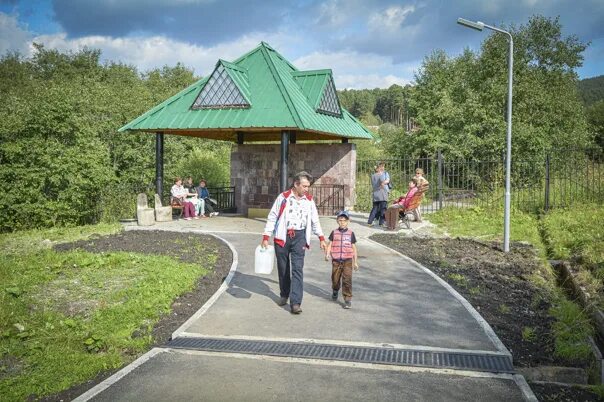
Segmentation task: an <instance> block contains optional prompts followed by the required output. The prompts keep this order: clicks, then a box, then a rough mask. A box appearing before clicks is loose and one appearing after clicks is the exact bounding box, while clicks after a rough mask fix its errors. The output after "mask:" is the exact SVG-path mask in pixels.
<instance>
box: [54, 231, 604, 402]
mask: <svg viewBox="0 0 604 402" xmlns="http://www.w3.org/2000/svg"><path fill="white" fill-rule="evenodd" d="M371 238H372V240H375V241H377V242H379V243H382V244H384V245H386V246H388V247H391V248H392V249H394V250H397V251H399V252H401V253H403V254H405V255H407V256H409V257H410V258H412V259H414V260H416V261H418V262H419V263H421V264H422V265H424V266H425V267H427V268H428V269H430V270H432V271H433V272H435V273H436V274H437V275H439V276H440V277H441V278H443V279H444V280H445V281H447V282H448V283H449V284H450V285H451V286H453V287H454V288H455V289H456V290H457V291H458V292H459V293H460V294H461V295H462V296H464V297H465V298H466V299H467V300H468V301H469V302H470V303H471V304H472V305H473V306H474V308H476V309H477V310H478V311H479V313H480V314H481V315H482V316H483V317H484V318H485V320H487V322H488V323H489V324H490V325H491V327H492V328H493V330H494V331H495V332H496V333H497V335H498V336H499V338H500V339H501V340H502V342H503V343H504V344H505V346H506V347H507V348H508V349H509V350H510V351H511V352H512V354H513V356H514V363H515V364H516V365H517V366H524V367H527V366H529V367H532V366H539V365H550V366H551V365H557V366H574V367H585V364H584V363H582V362H572V361H566V360H561V359H559V358H556V357H555V356H554V354H553V338H552V336H551V325H552V322H553V319H552V318H551V317H550V316H549V315H548V309H549V307H550V304H549V302H548V300H549V297H548V295H547V293H546V292H545V291H544V290H543V289H541V288H539V287H537V286H535V285H533V284H532V282H530V281H529V279H528V278H529V276H530V275H531V273H532V272H535V270H541V269H543V267H542V265H541V263H540V261H539V259H538V258H537V255H536V252H535V250H534V249H533V248H532V247H530V246H527V245H523V244H512V247H511V251H510V253H509V254H504V253H503V252H501V250H500V249H499V248H497V246H496V245H494V244H488V243H482V242H477V241H473V240H468V239H419V238H402V237H399V236H392V235H380V234H378V235H374V236H372V237H371ZM190 242H201V243H203V244H206V245H207V246H208V250H212V252H214V253H215V252H218V255H219V258H218V259H217V262H216V266H215V268H214V271H213V272H211V273H209V274H208V275H206V276H205V277H203V278H200V279H199V281H198V283H197V287H196V288H195V290H193V291H191V292H189V293H187V294H184V295H182V296H180V297H179V298H177V299H176V300H175V301H174V303H173V304H172V312H171V313H170V314H167V315H165V316H163V317H162V318H161V319H160V320H159V322H158V323H157V324H156V325H155V327H154V329H153V336H154V344H153V346H160V345H162V344H164V343H165V342H166V341H168V340H169V339H170V336H171V334H172V332H174V331H175V330H176V329H177V328H178V327H179V326H180V325H182V324H183V323H184V322H185V321H186V320H187V319H188V318H189V317H190V316H191V315H193V314H194V313H195V312H196V311H197V310H198V309H199V308H200V307H201V306H202V305H203V304H204V303H205V302H206V301H207V300H208V299H209V298H210V297H211V296H212V295H213V294H214V293H215V291H216V290H217V289H218V287H220V285H221V283H222V282H223V281H224V278H225V277H226V275H227V274H228V271H229V269H230V267H231V263H232V255H231V252H230V250H229V248H228V247H227V246H226V245H225V244H223V243H222V242H220V241H219V240H217V239H216V238H214V237H213V236H210V235H201V234H187V233H177V232H165V231H129V232H122V233H119V234H116V235H112V236H105V237H97V238H93V239H89V240H85V241H78V242H74V243H69V244H61V245H57V246H55V249H56V250H59V251H60V250H70V249H74V248H81V249H84V250H87V251H90V252H98V253H101V252H115V251H128V252H137V253H143V254H155V255H166V256H171V257H174V258H177V259H179V260H180V261H183V262H189V263H196V262H201V261H204V255H203V254H200V253H198V254H194V253H187V252H186V250H184V251H185V252H183V244H191V243H190ZM159 244H161V247H158V245H159ZM526 327H530V328H533V329H534V336H532V337H529V338H530V339H526V338H527V337H526V336H525V337H524V339H523V336H522V331H523V329H524V328H526ZM116 371H117V370H115V371H110V372H104V373H101V374H99V375H98V376H97V377H96V378H94V379H92V380H90V381H88V382H86V383H83V384H80V385H77V386H74V387H72V388H70V389H69V390H66V391H64V392H61V393H60V394H57V395H53V396H50V397H47V398H45V399H43V400H44V401H62V400H71V399H73V398H75V397H77V396H79V395H80V394H82V393H83V392H85V391H86V390H88V389H89V388H92V387H93V386H94V385H96V384H98V383H100V382H101V381H103V380H104V379H105V378H107V377H109V376H110V375H112V374H113V373H115V372H116ZM531 388H532V389H533V391H534V392H535V394H536V395H537V397H538V398H539V400H544V401H596V400H600V399H598V397H597V395H595V394H593V393H592V392H590V391H589V390H586V389H584V388H580V387H565V386H556V385H552V384H545V385H544V384H531Z"/></svg>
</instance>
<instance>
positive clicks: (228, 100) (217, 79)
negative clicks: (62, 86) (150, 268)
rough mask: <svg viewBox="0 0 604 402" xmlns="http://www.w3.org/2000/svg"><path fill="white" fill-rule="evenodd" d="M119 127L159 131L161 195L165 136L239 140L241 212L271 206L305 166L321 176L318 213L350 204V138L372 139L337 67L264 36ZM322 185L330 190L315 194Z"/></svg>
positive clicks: (236, 166) (236, 174) (236, 170)
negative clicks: (300, 58) (349, 106)
mask: <svg viewBox="0 0 604 402" xmlns="http://www.w3.org/2000/svg"><path fill="white" fill-rule="evenodd" d="M119 131H121V132H124V131H131V132H138V131H140V132H151V133H155V135H156V189H157V192H158V193H159V194H162V190H163V141H164V135H165V134H173V135H186V136H192V137H200V138H210V139H215V140H222V141H232V142H235V143H236V144H237V145H236V146H235V147H233V150H232V153H231V186H233V187H234V188H235V206H236V208H237V211H238V212H240V213H243V214H248V215H249V214H252V213H253V211H254V210H256V209H262V210H264V209H267V208H270V206H271V204H272V202H273V201H274V199H275V197H276V196H277V194H278V193H279V191H282V190H283V189H285V188H287V187H288V186H289V185H291V182H290V177H291V176H292V175H293V174H295V173H296V172H298V171H301V170H305V171H307V172H309V173H311V174H312V175H313V176H314V177H315V182H314V184H313V186H312V187H311V192H313V193H314V195H315V197H316V199H317V204H318V206H319V210H320V213H323V214H332V213H333V212H334V211H333V210H334V209H337V208H344V207H346V208H350V207H352V206H353V205H354V186H355V181H356V149H355V146H354V144H352V143H349V140H350V139H371V138H373V137H372V135H371V133H370V132H369V130H368V129H367V128H366V127H365V126H363V124H361V123H360V122H359V121H358V120H357V119H355V118H354V117H353V116H352V115H351V114H350V113H349V112H348V111H347V110H345V109H344V108H342V107H341V105H340V102H339V100H338V95H337V92H336V87H335V84H334V80H333V75H332V72H331V70H329V69H325V70H312V71H300V70H298V69H297V68H296V67H294V66H293V65H292V64H291V63H290V62H289V61H287V60H286V59H285V58H284V57H283V56H282V55H280V54H279V53H278V52H277V51H275V50H274V49H273V48H271V47H270V46H269V45H268V44H266V43H264V42H262V43H260V45H259V46H258V47H256V48H255V49H253V50H251V51H250V52H248V53H246V54H244V55H243V56H241V57H239V58H238V59H237V60H235V61H233V62H227V61H224V60H219V61H218V62H217V63H216V67H215V68H214V71H213V72H212V73H211V74H210V75H209V76H208V77H206V78H203V79H201V80H199V81H197V82H196V83H194V84H192V85H191V86H189V87H188V88H186V89H184V90H182V91H181V92H179V93H178V94H176V95H174V96H172V97H171V98H169V99H167V100H166V101H164V102H162V103H161V104H159V105H157V106H155V107H154V108H152V109H151V110H149V111H147V112H146V113H144V114H143V115H141V116H139V117H138V118H136V119H134V120H133V121H131V122H130V123H128V124H126V125H125V126H124V127H122V128H120V129H119ZM317 140H323V142H318V143H317V142H316V141H317ZM324 140H327V141H324ZM321 187H323V188H327V189H331V190H330V191H327V192H324V193H323V192H322V194H321V195H320V194H317V189H319V188H321ZM336 193H338V194H336ZM335 198H338V199H341V202H338V203H339V204H341V205H336V204H338V203H334V202H331V201H333V200H334V199H335ZM322 199H323V200H322ZM322 204H323V205H326V204H329V205H330V207H329V208H321V206H322Z"/></svg>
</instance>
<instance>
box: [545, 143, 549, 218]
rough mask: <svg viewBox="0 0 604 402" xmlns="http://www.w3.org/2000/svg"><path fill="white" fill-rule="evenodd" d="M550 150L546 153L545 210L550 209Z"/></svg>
mask: <svg viewBox="0 0 604 402" xmlns="http://www.w3.org/2000/svg"><path fill="white" fill-rule="evenodd" d="M549 158H550V155H549V152H548V153H547V155H545V212H547V211H548V210H549V163H550V160H549Z"/></svg>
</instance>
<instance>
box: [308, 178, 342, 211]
mask: <svg viewBox="0 0 604 402" xmlns="http://www.w3.org/2000/svg"><path fill="white" fill-rule="evenodd" d="M344 187H345V186H344V185H343V184H313V185H312V186H310V188H309V190H308V192H309V193H310V195H312V196H313V198H314V200H315V203H316V204H317V209H318V211H319V215H335V214H336V213H338V212H339V211H341V210H343V209H344Z"/></svg>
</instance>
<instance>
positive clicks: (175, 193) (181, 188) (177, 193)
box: [170, 184, 189, 198]
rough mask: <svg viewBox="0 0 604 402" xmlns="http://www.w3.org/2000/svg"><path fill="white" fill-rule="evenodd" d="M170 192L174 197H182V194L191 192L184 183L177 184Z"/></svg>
mask: <svg viewBox="0 0 604 402" xmlns="http://www.w3.org/2000/svg"><path fill="white" fill-rule="evenodd" d="M170 194H172V197H176V198H181V197H182V196H186V195H187V194H189V192H188V191H187V189H186V188H184V186H183V185H182V184H181V185H180V186H179V185H178V184H175V185H173V186H172V188H171V189H170Z"/></svg>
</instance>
